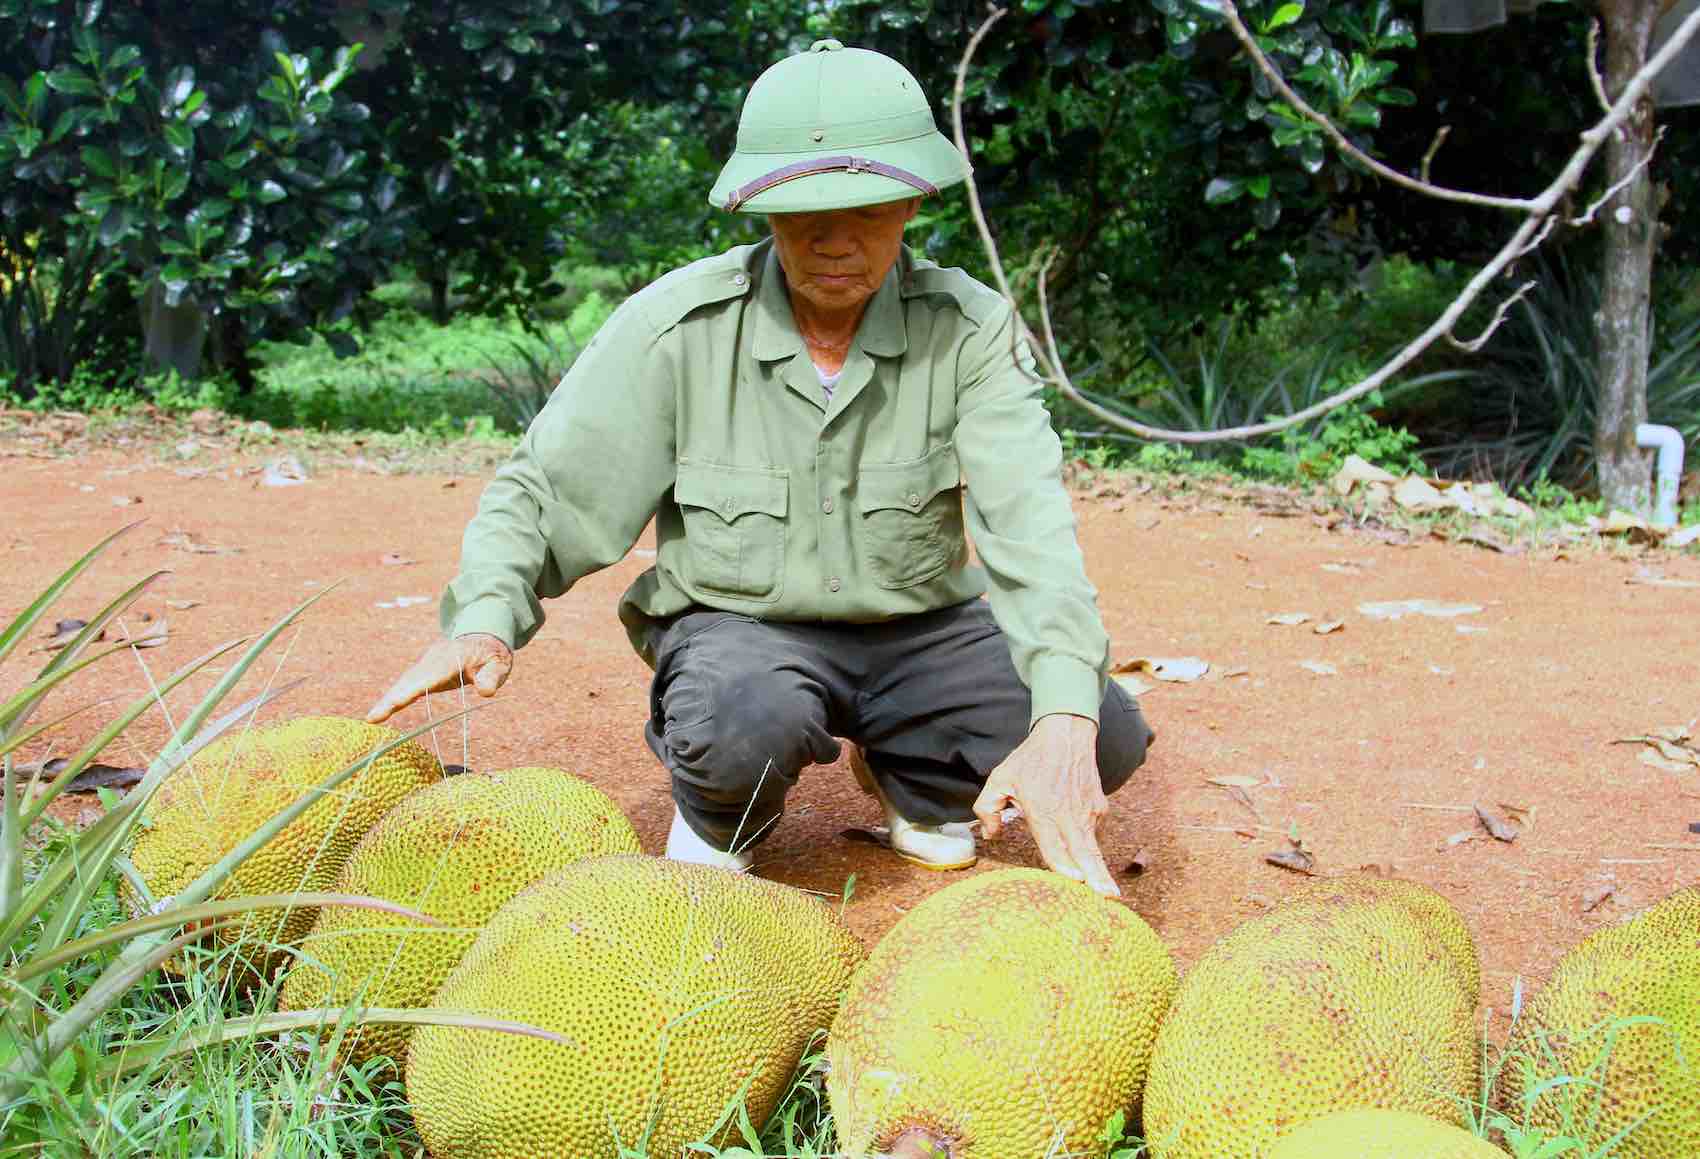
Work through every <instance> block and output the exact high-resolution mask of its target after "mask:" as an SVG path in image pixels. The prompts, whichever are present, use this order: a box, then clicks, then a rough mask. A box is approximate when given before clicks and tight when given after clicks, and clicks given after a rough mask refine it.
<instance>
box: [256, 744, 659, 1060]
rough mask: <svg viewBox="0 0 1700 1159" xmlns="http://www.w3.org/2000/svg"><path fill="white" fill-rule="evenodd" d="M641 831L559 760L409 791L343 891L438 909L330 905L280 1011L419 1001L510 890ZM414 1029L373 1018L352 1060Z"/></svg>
mask: <svg viewBox="0 0 1700 1159" xmlns="http://www.w3.org/2000/svg"><path fill="white" fill-rule="evenodd" d="M638 852H641V850H640V848H639V846H638V839H637V834H636V833H635V832H633V830H632V826H631V823H630V822H629V821H627V820H626V818H625V816H624V815H623V814H622V813H621V812H620V810H619V808H618V806H616V805H615V804H614V802H613V801H611V800H609V799H608V797H607V796H606V795H604V794H603V793H602V791H601V790H599V789H597V788H596V787H595V786H594V785H591V784H589V783H588V782H586V781H582V780H580V779H578V778H577V777H574V776H572V775H570V774H568V773H565V772H562V771H561V770H559V769H547V768H524V769H511V770H509V771H506V772H500V773H489V774H483V775H467V776H460V777H450V778H448V779H446V780H443V781H439V782H437V783H436V784H434V785H427V786H426V787H425V788H423V789H420V790H419V791H417V792H415V793H410V794H409V795H408V796H406V797H404V798H403V799H402V800H401V802H400V803H399V804H397V805H396V807H395V808H393V809H391V810H390V811H389V812H388V813H386V814H384V816H383V818H382V819H381V820H380V821H379V822H378V823H377V824H376V825H374V826H372V828H371V829H370V830H369V831H368V832H367V834H366V836H365V837H363V838H361V839H360V843H359V844H358V845H356V846H355V847H354V852H353V854H352V855H351V856H350V857H349V859H348V864H347V865H345V866H343V869H342V873H341V875H340V876H339V877H338V878H337V882H336V889H337V891H338V892H340V893H349V894H359V895H362V896H366V897H381V898H384V899H385V900H387V901H394V902H399V903H401V904H403V905H406V906H408V907H410V908H412V909H416V910H419V911H420V912H421V913H424V914H427V915H429V916H431V917H433V918H436V919H438V920H439V921H441V922H442V923H443V927H442V928H441V929H440V930H439V929H433V928H432V927H429V926H425V925H422V924H420V923H419V922H416V921H413V920H411V919H409V918H404V917H401V916H399V915H396V914H390V913H383V912H376V911H373V910H369V909H363V908H356V907H352V906H325V907H323V908H322V909H320V911H319V917H318V920H317V921H316V922H314V923H313V928H312V930H311V931H310V932H309V933H308V934H307V936H306V938H304V939H303V942H302V956H301V957H300V958H299V959H298V960H297V961H296V963H295V965H294V967H293V968H292V969H291V970H290V972H289V978H288V980H287V981H286V982H285V983H284V987H283V993H282V995H281V996H280V1000H279V1006H280V1008H281V1009H284V1010H310V1009H317V1008H320V1007H323V1006H327V1005H328V1006H331V1007H342V1006H346V1005H347V1004H349V1003H350V1002H354V1001H359V1002H360V1003H362V1004H363V1005H366V1006H387V1007H416V1006H423V1005H424V1004H425V1003H427V1002H429V1001H430V1000H431V996H432V995H434V994H435V993H436V992H437V987H438V986H440V985H441V984H442V981H443V979H444V978H445V977H446V976H447V975H448V972H449V970H451V969H452V968H453V967H454V965H455V963H457V962H459V961H460V959H461V955H462V954H464V953H465V952H466V948H467V947H468V946H470V945H471V944H472V940H473V938H474V937H476V936H477V933H478V931H479V930H480V929H482V928H483V926H484V923H485V922H486V921H487V920H488V919H489V917H490V915H491V914H493V913H495V912H496V909H497V908H498V907H499V906H501V905H502V903H503V902H505V901H507V900H508V899H509V898H511V897H512V896H513V895H514V894H516V893H518V892H519V891H520V890H522V889H524V888H525V887H526V886H528V885H530V884H531V883H532V882H534V881H536V880H537V879H538V878H540V877H542V876H544V875H545V874H547V873H549V872H550V871H552V870H556V869H560V868H562V867H563V866H566V865H570V864H572V863H573V862H575V861H578V860H581V859H583V858H586V857H597V856H601V855H602V854H608V853H638ZM411 1033H412V1027H410V1026H408V1025H405V1024H400V1023H373V1024H371V1025H368V1026H365V1027H361V1028H358V1029H355V1030H354V1031H352V1032H351V1033H350V1035H349V1036H348V1038H347V1039H346V1040H345V1041H344V1049H345V1052H346V1055H347V1057H348V1058H349V1059H350V1060H352V1061H355V1062H360V1061H364V1060H365V1059H367V1058H371V1057H372V1056H374V1055H387V1056H388V1057H390V1058H393V1059H395V1060H396V1061H397V1062H400V1061H401V1060H402V1059H403V1058H404V1056H405V1052H406V1047H407V1040H408V1038H409V1037H410V1035H411Z"/></svg>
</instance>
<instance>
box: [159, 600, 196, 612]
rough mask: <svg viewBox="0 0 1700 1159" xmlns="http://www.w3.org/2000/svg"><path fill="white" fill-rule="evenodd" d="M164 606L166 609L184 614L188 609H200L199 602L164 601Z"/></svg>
mask: <svg viewBox="0 0 1700 1159" xmlns="http://www.w3.org/2000/svg"><path fill="white" fill-rule="evenodd" d="M165 606H166V607H168V608H171V609H172V610H174V611H178V612H186V611H188V610H189V609H190V608H198V607H200V606H201V601H200V600H166V601H165Z"/></svg>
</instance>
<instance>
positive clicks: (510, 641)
mask: <svg viewBox="0 0 1700 1159" xmlns="http://www.w3.org/2000/svg"><path fill="white" fill-rule="evenodd" d="M443 627H444V631H445V633H446V634H447V635H448V636H450V637H451V638H453V637H457V636H471V635H474V634H477V633H483V634H485V635H490V636H494V637H496V639H498V640H500V641H501V642H502V643H504V644H506V645H507V646H508V647H509V648H510V649H511V648H513V647H514V646H515V645H514V639H515V637H516V635H517V632H516V629H515V624H514V613H513V609H512V608H510V607H508V605H507V603H506V602H505V601H503V600H502V599H500V598H498V597H495V596H485V597H484V598H482V599H477V600H473V601H472V602H471V603H470V604H467V605H466V606H465V607H463V608H460V609H458V610H457V611H456V612H455V613H454V618H453V619H452V620H451V621H450V622H449V623H447V624H445V625H443Z"/></svg>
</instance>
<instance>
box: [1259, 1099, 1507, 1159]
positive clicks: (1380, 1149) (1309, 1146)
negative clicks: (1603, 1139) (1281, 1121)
mask: <svg viewBox="0 0 1700 1159" xmlns="http://www.w3.org/2000/svg"><path fill="white" fill-rule="evenodd" d="M1269 1159H1505V1152H1504V1151H1501V1150H1500V1149H1499V1148H1498V1147H1495V1146H1494V1145H1493V1144H1492V1143H1489V1142H1488V1141H1487V1140H1485V1139H1481V1138H1478V1137H1476V1136H1475V1135H1472V1134H1470V1132H1468V1131H1466V1130H1464V1129H1463V1128H1462V1127H1455V1126H1453V1125H1452V1124H1451V1123H1442V1122H1440V1121H1439V1120H1438V1119H1431V1118H1429V1117H1428V1116H1427V1115H1415V1114H1412V1113H1411V1112H1410V1111H1390V1110H1387V1109H1386V1108H1382V1107H1376V1108H1366V1109H1363V1110H1356V1111H1336V1112H1334V1113H1333V1114H1332V1115H1324V1116H1323V1117H1322V1118H1320V1119H1312V1120H1311V1121H1310V1122H1308V1123H1306V1124H1304V1125H1303V1126H1301V1127H1299V1128H1298V1129H1297V1130H1295V1131H1294V1132H1293V1133H1292V1134H1290V1135H1286V1136H1284V1137H1283V1138H1282V1139H1281V1141H1280V1142H1279V1143H1276V1144H1275V1149H1274V1150H1273V1151H1271V1152H1270V1153H1269Z"/></svg>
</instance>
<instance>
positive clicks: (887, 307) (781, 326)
mask: <svg viewBox="0 0 1700 1159" xmlns="http://www.w3.org/2000/svg"><path fill="white" fill-rule="evenodd" d="M764 244H765V245H766V246H767V255H766V259H765V260H764V261H763V262H762V265H761V280H760V283H759V284H758V285H757V287H756V295H755V313H756V317H755V333H754V335H753V338H752V341H751V350H752V352H753V353H754V354H755V356H756V358H758V359H760V360H761V361H763V362H771V361H775V360H777V359H781V358H790V357H792V356H793V355H796V354H798V353H800V352H801V351H802V349H803V337H802V335H801V334H799V333H797V322H796V319H795V318H794V317H793V316H792V314H791V296H790V294H789V293H788V292H787V290H786V288H785V272H784V271H783V270H782V269H781V268H780V266H779V254H778V252H777V251H776V250H775V249H774V248H773V242H772V239H769V240H768V241H767V242H766V243H764ZM909 264H910V263H909V254H908V253H907V252H904V253H901V254H899V255H898V259H897V261H895V262H893V263H892V267H891V269H890V270H888V271H886V275H885V280H884V281H883V282H881V283H880V288H879V289H878V290H876V291H875V292H874V296H873V298H872V299H870V300H869V302H868V309H867V312H866V313H864V314H863V315H862V323H861V325H860V326H858V327H857V328H856V343H857V344H858V345H860V346H861V348H862V349H863V350H865V351H867V352H868V353H869V354H874V355H880V356H884V357H895V356H896V355H899V354H902V353H904V352H905V351H907V350H908V349H909V333H908V329H907V327H906V326H905V324H904V318H903V296H902V284H903V277H904V274H905V272H906V271H907V270H908V268H909Z"/></svg>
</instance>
